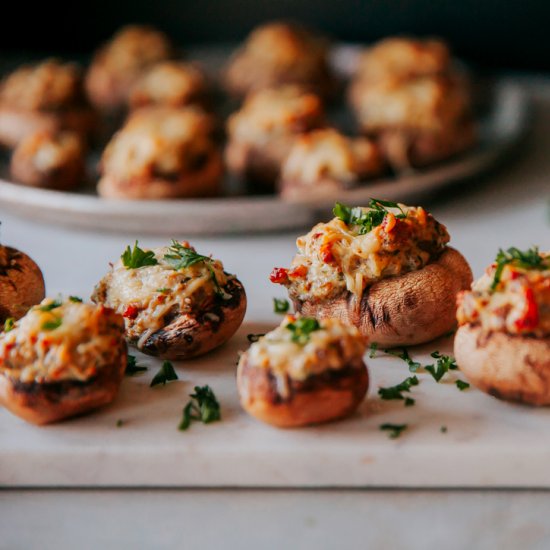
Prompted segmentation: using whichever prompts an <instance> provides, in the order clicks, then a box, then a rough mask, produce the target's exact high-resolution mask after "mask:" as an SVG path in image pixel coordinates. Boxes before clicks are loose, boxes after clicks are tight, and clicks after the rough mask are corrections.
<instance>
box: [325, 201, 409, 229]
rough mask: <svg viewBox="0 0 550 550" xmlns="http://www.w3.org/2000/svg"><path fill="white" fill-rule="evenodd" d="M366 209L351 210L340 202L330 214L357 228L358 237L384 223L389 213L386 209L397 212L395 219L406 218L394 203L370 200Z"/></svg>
mask: <svg viewBox="0 0 550 550" xmlns="http://www.w3.org/2000/svg"><path fill="white" fill-rule="evenodd" d="M368 208H369V210H365V209H363V208H361V207H360V206H355V207H353V208H352V207H349V206H346V205H345V204H342V203H341V202H337V203H336V204H335V205H334V208H333V210H332V212H333V214H334V215H335V216H336V217H337V218H340V219H341V220H342V221H343V222H344V223H345V224H346V225H357V226H359V234H360V235H364V234H366V233H369V232H370V231H372V230H373V229H374V228H375V227H378V226H379V225H380V224H381V223H382V222H383V221H384V217H385V216H386V214H388V213H389V212H390V211H389V210H388V208H397V209H398V210H399V213H398V214H396V215H395V217H396V218H401V219H402V218H406V217H407V213H406V212H405V211H404V210H403V209H402V208H401V206H400V205H399V204H398V203H396V202H391V201H383V200H380V199H370V201H369V204H368Z"/></svg>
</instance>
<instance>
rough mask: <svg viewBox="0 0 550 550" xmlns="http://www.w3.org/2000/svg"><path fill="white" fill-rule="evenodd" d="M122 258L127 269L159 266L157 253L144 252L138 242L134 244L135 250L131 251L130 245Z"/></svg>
mask: <svg viewBox="0 0 550 550" xmlns="http://www.w3.org/2000/svg"><path fill="white" fill-rule="evenodd" d="M120 258H121V260H122V263H123V265H124V266H125V267H126V268H127V269H138V268H140V267H145V266H148V265H157V264H158V261H157V259H156V258H155V253H154V252H153V251H152V250H148V251H147V252H146V251H145V250H142V249H141V248H140V247H139V246H138V242H137V241H136V242H135V244H134V248H133V250H132V249H130V245H128V246H127V247H126V250H125V251H124V252H123V253H122V256H120Z"/></svg>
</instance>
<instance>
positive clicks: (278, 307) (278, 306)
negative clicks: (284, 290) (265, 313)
mask: <svg viewBox="0 0 550 550" xmlns="http://www.w3.org/2000/svg"><path fill="white" fill-rule="evenodd" d="M289 309H290V303H289V302H288V300H286V299H285V298H273V313H279V314H281V315H284V314H285V313H287V312H288V310H289Z"/></svg>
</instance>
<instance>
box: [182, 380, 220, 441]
mask: <svg viewBox="0 0 550 550" xmlns="http://www.w3.org/2000/svg"><path fill="white" fill-rule="evenodd" d="M189 397H191V399H190V400H189V403H187V405H185V407H184V409H183V418H182V420H181V422H180V424H179V426H178V429H179V430H181V431H184V430H187V428H189V426H190V425H191V422H192V421H193V420H200V421H201V422H202V423H203V424H209V423H210V422H215V421H217V420H221V409H220V404H219V402H218V400H217V399H216V396H215V395H214V392H213V391H212V389H211V388H210V386H203V387H202V388H201V387H200V386H195V393H192V394H190V395H189Z"/></svg>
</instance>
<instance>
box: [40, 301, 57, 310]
mask: <svg viewBox="0 0 550 550" xmlns="http://www.w3.org/2000/svg"><path fill="white" fill-rule="evenodd" d="M62 305H63V304H62V302H61V300H52V301H51V302H48V303H47V304H44V305H43V306H38V308H37V309H38V310H39V311H52V309H57V308H58V307H61V306H62Z"/></svg>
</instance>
